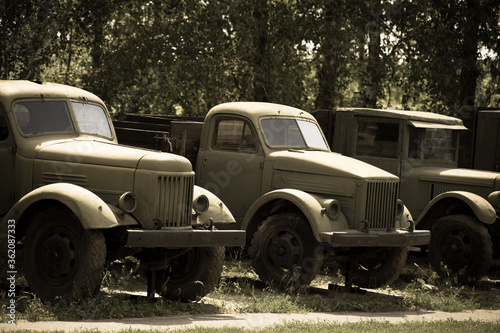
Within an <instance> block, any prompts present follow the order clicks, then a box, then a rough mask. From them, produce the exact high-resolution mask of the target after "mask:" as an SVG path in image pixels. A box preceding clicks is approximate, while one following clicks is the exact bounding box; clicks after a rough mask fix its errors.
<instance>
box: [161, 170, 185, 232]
mask: <svg viewBox="0 0 500 333" xmlns="http://www.w3.org/2000/svg"><path fill="white" fill-rule="evenodd" d="M193 186H194V177H193V176H159V177H158V180H157V190H156V191H157V195H156V198H157V203H156V211H155V213H156V216H157V217H160V218H161V219H162V221H163V222H164V223H165V226H166V227H185V226H189V225H191V206H192V202H193Z"/></svg>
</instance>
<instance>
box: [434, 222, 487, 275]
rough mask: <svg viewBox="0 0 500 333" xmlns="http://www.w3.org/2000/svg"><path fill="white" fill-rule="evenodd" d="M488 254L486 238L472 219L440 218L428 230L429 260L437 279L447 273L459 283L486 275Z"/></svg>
mask: <svg viewBox="0 0 500 333" xmlns="http://www.w3.org/2000/svg"><path fill="white" fill-rule="evenodd" d="M492 253H493V245H492V243H491V237H490V234H489V233H488V230H487V229H486V227H485V226H484V225H483V224H481V223H480V222H479V221H478V220H477V219H476V218H475V217H472V216H468V215H449V216H444V217H442V218H440V219H439V220H438V221H436V223H434V226H433V227H432V231H431V241H430V244H429V257H430V262H431V265H432V268H433V269H434V270H435V271H436V272H438V273H439V274H440V275H445V274H447V273H451V274H452V275H453V276H455V277H457V278H458V279H459V281H460V282H467V280H475V279H477V278H479V277H481V276H482V275H484V274H485V273H486V272H487V270H488V268H489V267H490V265H491V261H492ZM444 266H446V268H445V267H444Z"/></svg>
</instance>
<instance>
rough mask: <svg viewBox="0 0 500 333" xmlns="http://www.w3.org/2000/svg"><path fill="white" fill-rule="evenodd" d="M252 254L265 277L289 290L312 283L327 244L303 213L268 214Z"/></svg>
mask: <svg viewBox="0 0 500 333" xmlns="http://www.w3.org/2000/svg"><path fill="white" fill-rule="evenodd" d="M250 255H251V257H252V263H253V267H254V269H255V272H256V273H257V274H258V275H259V277H260V279H261V280H262V281H264V282H266V283H269V284H270V285H271V286H273V287H276V288H278V289H280V290H287V291H296V290H298V289H299V288H300V287H302V286H307V285H309V283H311V281H312V280H313V279H314V278H315V277H316V275H317V274H318V272H319V269H320V268H321V265H322V263H323V248H322V246H321V245H320V244H319V243H318V241H317V240H316V238H315V237H314V235H313V233H312V230H311V227H310V226H309V223H308V222H307V221H306V220H305V219H304V217H303V216H302V215H299V214H277V215H272V216H270V217H268V218H267V219H266V220H265V221H264V222H263V223H262V225H261V226H260V227H259V229H258V230H257V232H256V233H255V236H254V238H253V241H252V245H251V248H250Z"/></svg>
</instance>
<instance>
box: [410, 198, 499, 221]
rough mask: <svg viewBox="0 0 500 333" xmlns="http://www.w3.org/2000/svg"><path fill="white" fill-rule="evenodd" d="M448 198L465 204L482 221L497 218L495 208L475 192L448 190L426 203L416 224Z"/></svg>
mask: <svg viewBox="0 0 500 333" xmlns="http://www.w3.org/2000/svg"><path fill="white" fill-rule="evenodd" d="M450 199H452V200H455V201H457V200H458V201H460V202H462V203H463V204H464V205H467V206H468V207H469V208H470V209H471V210H472V211H473V213H474V214H475V215H476V217H477V218H478V219H479V220H480V221H481V222H483V223H486V224H493V223H495V221H496V220H497V215H496V212H495V209H494V208H493V206H491V204H490V203H489V202H488V200H486V199H484V198H483V197H481V196H479V195H477V194H474V193H470V192H466V191H449V192H444V193H441V194H440V195H438V196H437V197H435V198H434V199H432V200H431V202H429V203H428V204H427V206H426V207H425V209H424V211H423V212H422V213H421V214H420V216H419V218H418V221H417V225H418V224H419V223H420V221H423V220H426V218H428V216H429V215H432V214H433V211H434V210H435V209H436V207H440V206H442V204H444V203H445V202H446V201H449V200H450Z"/></svg>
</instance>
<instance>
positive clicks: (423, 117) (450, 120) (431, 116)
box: [335, 108, 463, 126]
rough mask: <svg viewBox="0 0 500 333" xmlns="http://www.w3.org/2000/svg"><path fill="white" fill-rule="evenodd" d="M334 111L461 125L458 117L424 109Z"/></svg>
mask: <svg viewBox="0 0 500 333" xmlns="http://www.w3.org/2000/svg"><path fill="white" fill-rule="evenodd" d="M335 111H336V112H351V113H354V114H355V115H362V116H371V117H384V118H395V119H407V120H410V121H421V122H430V123H437V124H444V125H454V126H463V122H462V120H461V119H459V118H455V117H450V116H445V115H442V114H438V113H432V112H424V111H407V110H388V109H370V108H337V109H335Z"/></svg>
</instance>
